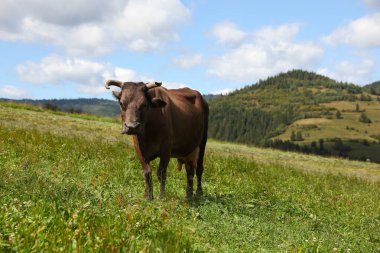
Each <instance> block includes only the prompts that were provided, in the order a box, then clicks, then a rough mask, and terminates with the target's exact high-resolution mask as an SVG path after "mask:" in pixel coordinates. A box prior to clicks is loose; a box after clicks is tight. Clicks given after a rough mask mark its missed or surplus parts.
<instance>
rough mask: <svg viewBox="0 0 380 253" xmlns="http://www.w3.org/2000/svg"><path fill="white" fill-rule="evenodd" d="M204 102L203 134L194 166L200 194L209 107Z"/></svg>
mask: <svg viewBox="0 0 380 253" xmlns="http://www.w3.org/2000/svg"><path fill="white" fill-rule="evenodd" d="M203 102H204V110H205V114H204V115H205V116H204V128H203V136H202V140H201V143H200V145H199V154H198V160H197V167H196V175H197V181H198V187H197V194H200V195H201V194H202V193H203V191H202V174H203V158H204V155H205V150H206V142H207V132H208V114H209V107H208V104H207V102H206V101H203Z"/></svg>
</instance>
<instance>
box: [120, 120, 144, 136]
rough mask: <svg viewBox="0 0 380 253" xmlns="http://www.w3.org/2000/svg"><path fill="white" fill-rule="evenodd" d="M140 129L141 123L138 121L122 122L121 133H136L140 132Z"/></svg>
mask: <svg viewBox="0 0 380 253" xmlns="http://www.w3.org/2000/svg"><path fill="white" fill-rule="evenodd" d="M140 129H141V124H140V123H139V122H133V123H131V122H129V123H123V130H122V131H121V133H122V134H128V135H134V134H138V133H139V132H140Z"/></svg>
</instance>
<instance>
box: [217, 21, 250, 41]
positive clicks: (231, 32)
mask: <svg viewBox="0 0 380 253" xmlns="http://www.w3.org/2000/svg"><path fill="white" fill-rule="evenodd" d="M211 35H212V36H213V37H215V38H216V40H217V41H218V42H219V43H221V44H226V45H234V44H237V43H240V42H241V41H243V39H244V38H245V37H246V33H245V32H244V31H242V30H240V29H238V28H237V27H236V26H235V25H234V24H233V23H231V22H229V21H225V22H221V23H219V24H216V25H215V26H214V28H213V29H212V31H211Z"/></svg>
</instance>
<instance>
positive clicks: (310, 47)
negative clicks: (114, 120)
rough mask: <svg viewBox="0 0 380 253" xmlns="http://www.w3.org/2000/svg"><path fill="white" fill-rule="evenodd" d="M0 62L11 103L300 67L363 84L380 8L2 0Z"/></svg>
mask: <svg viewBox="0 0 380 253" xmlns="http://www.w3.org/2000/svg"><path fill="white" fill-rule="evenodd" d="M20 6H21V7H20ZM0 55H1V57H0V97H5V98H15V99H17V98H32V99H43V98H46V99H49V98H79V97H98V98H109V99H112V96H111V95H110V92H109V91H107V90H105V89H104V88H103V83H104V81H105V80H107V79H118V80H122V81H151V80H159V81H162V82H163V84H164V85H165V86H166V87H168V88H178V87H183V86H188V87H191V88H193V89H197V90H199V91H200V92H202V93H220V92H228V91H231V90H234V89H236V88H241V87H243V86H245V85H248V84H253V83H256V82H257V81H258V80H259V79H265V78H267V77H268V76H273V75H276V74H278V73H280V72H285V71H288V70H291V69H299V68H301V69H305V70H310V71H314V72H317V73H321V74H323V75H327V76H329V77H332V78H334V79H336V80H338V81H346V82H353V83H355V84H358V85H364V84H368V83H371V82H374V81H378V80H380V68H379V64H380V0H334V1H327V0H326V1H325V0H319V1H300V0H290V1H274V0H267V1H256V0H250V1H227V0H226V1H211V0H194V1H191V0H183V1H179V0H129V1H128V0H110V1H103V0H64V1H62V0H51V1H43V0H23V1H18V0H3V1H1V3H0Z"/></svg>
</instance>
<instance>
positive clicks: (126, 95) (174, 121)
mask: <svg viewBox="0 0 380 253" xmlns="http://www.w3.org/2000/svg"><path fill="white" fill-rule="evenodd" d="M110 86H117V87H119V88H121V91H113V92H112V93H113V95H114V97H115V98H116V99H117V100H118V102H119V105H120V113H121V121H122V132H121V133H122V134H127V135H132V138H133V144H134V148H135V151H136V153H137V156H138V159H139V160H140V163H141V166H142V173H143V177H144V179H145V197H146V198H147V199H150V200H152V199H153V184H152V172H151V167H150V165H149V163H150V162H151V161H152V160H154V159H156V158H159V159H160V163H159V166H158V169H157V178H158V181H159V182H160V197H163V196H165V182H166V171H167V166H168V163H169V161H170V158H177V159H178V167H182V165H183V164H184V165H185V169H186V173H187V189H186V198H187V199H191V198H193V179H194V174H196V176H197V191H196V194H197V195H198V196H200V195H202V194H203V190H202V173H203V157H204V154H205V148H206V142H207V129H208V114H209V107H208V104H207V102H206V101H205V100H204V98H203V97H202V95H201V94H200V93H199V92H198V91H195V90H192V89H189V88H181V89H166V88H163V87H161V82H150V83H142V82H121V81H116V80H108V81H106V82H105V87H106V88H107V89H109V88H110Z"/></svg>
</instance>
